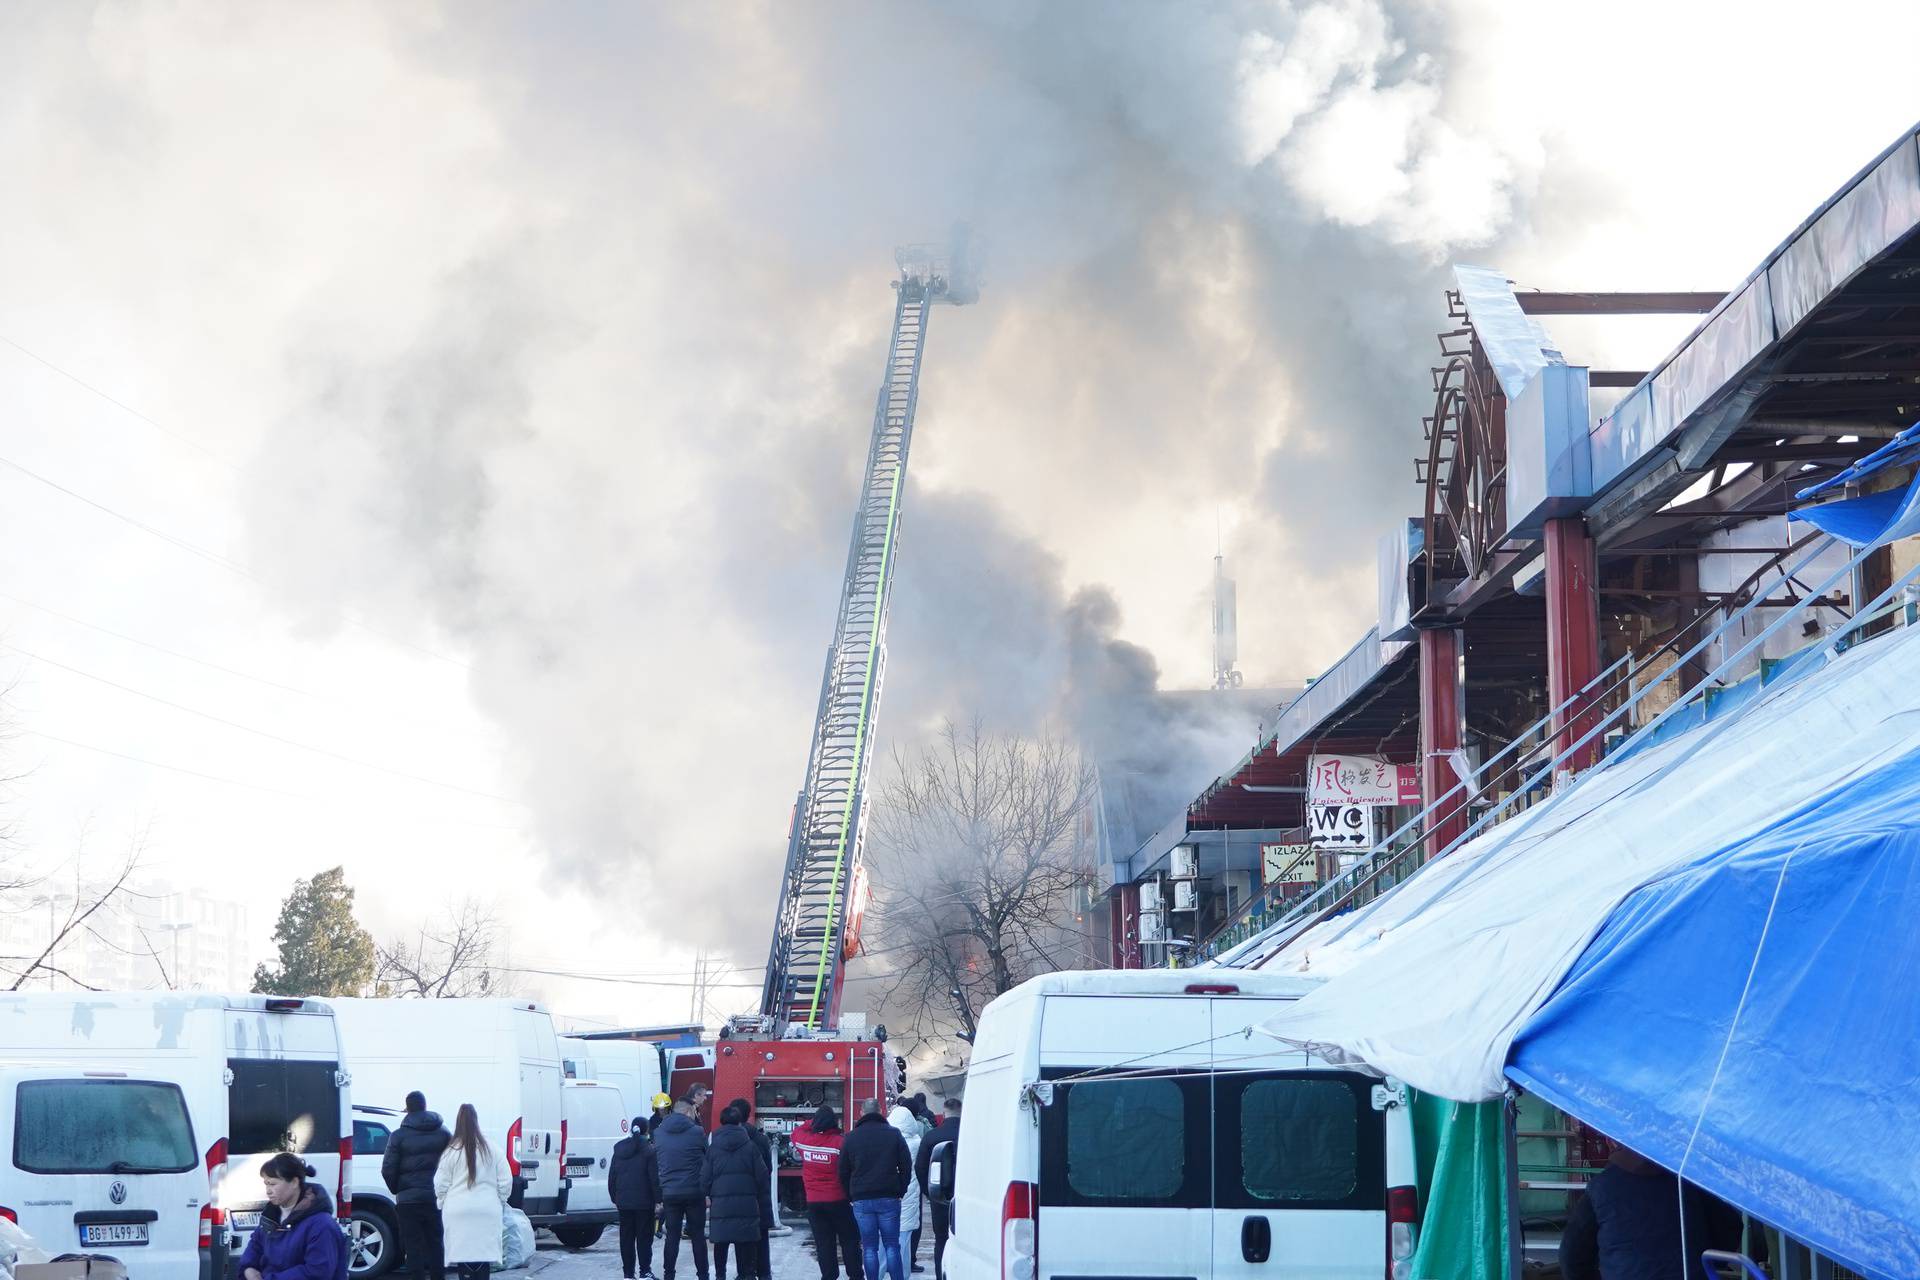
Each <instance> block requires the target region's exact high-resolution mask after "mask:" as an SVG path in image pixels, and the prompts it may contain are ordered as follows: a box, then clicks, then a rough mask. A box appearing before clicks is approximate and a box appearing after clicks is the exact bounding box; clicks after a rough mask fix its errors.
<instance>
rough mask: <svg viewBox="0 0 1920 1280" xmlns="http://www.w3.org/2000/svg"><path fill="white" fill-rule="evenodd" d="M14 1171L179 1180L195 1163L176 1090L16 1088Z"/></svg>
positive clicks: (60, 1084) (64, 1084) (140, 1084)
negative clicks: (151, 1175) (177, 1176)
mask: <svg viewBox="0 0 1920 1280" xmlns="http://www.w3.org/2000/svg"><path fill="white" fill-rule="evenodd" d="M14 1096H15V1109H14V1124H13V1163H14V1166H15V1167H16V1168H19V1169H23V1170H25V1171H26V1172H28V1173H185V1172H186V1171H187V1170H189V1169H192V1168H193V1167H195V1165H197V1164H198V1163H199V1160H198V1158H197V1157H196V1155H195V1154H194V1152H195V1148H194V1144H193V1125H192V1123H191V1122H190V1121H189V1120H188V1118H187V1101H186V1099H185V1098H184V1097H183V1096H181V1093H180V1088H179V1086H178V1085H172V1084H162V1083H160V1082H158V1081H152V1080H23V1081H21V1082H20V1086H19V1088H18V1090H17V1091H16V1093H15V1095H14Z"/></svg>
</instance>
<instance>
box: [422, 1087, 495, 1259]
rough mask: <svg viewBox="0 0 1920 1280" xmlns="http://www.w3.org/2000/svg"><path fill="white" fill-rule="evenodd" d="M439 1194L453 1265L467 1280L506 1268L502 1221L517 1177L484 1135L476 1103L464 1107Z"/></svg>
mask: <svg viewBox="0 0 1920 1280" xmlns="http://www.w3.org/2000/svg"><path fill="white" fill-rule="evenodd" d="M433 1194H434V1197H435V1199H437V1200H438V1201H439V1203H440V1217H441V1221H442V1222H443V1224H444V1226H445V1235H446V1242H447V1265H448V1266H450V1267H453V1266H457V1267H459V1268H460V1277H461V1280H486V1278H487V1273H488V1272H489V1271H491V1270H492V1269H493V1268H494V1267H497V1266H499V1265H500V1261H501V1259H500V1234H501V1220H502V1218H503V1217H504V1216H505V1213H506V1206H507V1197H508V1196H510V1195H512V1194H513V1177H512V1175H511V1174H509V1173H508V1172H507V1162H506V1161H505V1160H503V1159H501V1158H500V1156H499V1154H498V1153H497V1152H495V1151H494V1149H493V1147H492V1146H490V1145H489V1144H488V1142H487V1140H486V1138H484V1137H483V1136H481V1133H480V1115H479V1113H478V1112H476V1111H475V1110H474V1109H473V1104H472V1103H471V1102H466V1103H462V1104H461V1105H460V1114H459V1116H458V1117H457V1118H455V1120H454V1122H453V1141H452V1142H450V1143H448V1144H447V1150H446V1153H445V1154H444V1155H442V1156H441V1157H440V1168H439V1169H438V1170H437V1171H436V1172H435V1173H434V1175H433Z"/></svg>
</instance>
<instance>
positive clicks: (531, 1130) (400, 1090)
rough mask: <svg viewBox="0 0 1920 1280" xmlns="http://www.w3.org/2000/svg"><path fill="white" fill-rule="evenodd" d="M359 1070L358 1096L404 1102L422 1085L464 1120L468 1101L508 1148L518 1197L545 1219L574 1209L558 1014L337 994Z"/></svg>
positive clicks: (376, 1103) (447, 1116)
mask: <svg viewBox="0 0 1920 1280" xmlns="http://www.w3.org/2000/svg"><path fill="white" fill-rule="evenodd" d="M333 1005H334V1009H335V1013H336V1016H337V1017H338V1018H339V1019H340V1034H341V1038H342V1040H343V1042H344V1044H345V1046H346V1052H347V1061H348V1063H349V1065H350V1067H351V1069H352V1071H353V1079H354V1090H353V1096H354V1098H355V1099H356V1100H357V1101H358V1102H360V1103H362V1104H363V1105H366V1106H370V1107H379V1108H384V1109H387V1110H391V1111H399V1110H401V1109H403V1108H404V1107H405V1105H406V1098H407V1094H408V1093H410V1092H411V1091H413V1090H415V1089H418V1090H419V1091H420V1092H422V1093H424V1094H426V1095H427V1107H428V1108H429V1109H430V1110H433V1111H437V1112H439V1113H440V1118H441V1119H442V1120H444V1121H445V1122H446V1125H447V1128H449V1129H451V1128H453V1125H454V1120H455V1117H456V1116H457V1115H458V1113H459V1110H460V1104H461V1103H464V1102H470V1103H472V1104H473V1106H474V1109H475V1110H476V1111H478V1112H479V1113H480V1130H481V1132H482V1133H484V1134H485V1135H486V1138H487V1141H488V1142H490V1143H492V1144H493V1145H494V1147H495V1148H496V1149H497V1150H499V1151H500V1152H501V1153H502V1154H504V1155H505V1156H506V1158H507V1167H508V1169H509V1170H510V1171H511V1172H512V1174H513V1187H514V1197H513V1202H514V1204H516V1205H517V1206H519V1207H520V1208H521V1209H523V1210H524V1211H525V1212H526V1215H527V1217H528V1218H530V1219H531V1220H532V1221H533V1222H534V1224H535V1225H536V1226H546V1227H551V1226H558V1225H560V1224H561V1223H562V1221H563V1215H564V1213H565V1210H566V1179H565V1177H564V1175H563V1173H562V1169H563V1168H564V1166H565V1164H566V1145H567V1135H566V1120H565V1116H564V1115H563V1113H562V1111H561V1105H560V1084H561V1070H560V1043H559V1038H558V1037H557V1036H555V1035H554V1031H553V1018H552V1017H551V1015H549V1014H548V1012H547V1011H546V1009H545V1008H544V1007H542V1006H541V1005H537V1004H532V1003H530V1002H528V1001H525V1000H357V999H343V1000H335V1001H333Z"/></svg>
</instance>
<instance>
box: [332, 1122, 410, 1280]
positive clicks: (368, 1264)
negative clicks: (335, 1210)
mask: <svg viewBox="0 0 1920 1280" xmlns="http://www.w3.org/2000/svg"><path fill="white" fill-rule="evenodd" d="M402 1114H403V1113H402V1112H399V1111H394V1110H392V1109H391V1108H388V1107H369V1106H364V1105H362V1104H360V1103H355V1104H354V1107H353V1156H354V1159H353V1210H352V1213H353V1216H352V1218H350V1219H349V1220H348V1222H347V1224H346V1227H347V1244H348V1247H349V1252H348V1254H347V1274H348V1275H349V1276H351V1277H353V1280H379V1277H381V1276H384V1275H386V1274H387V1273H388V1272H390V1271H392V1270H393V1269H394V1268H395V1267H397V1266H399V1265H400V1264H401V1262H403V1261H405V1258H406V1251H405V1249H403V1248H402V1247H401V1244H400V1216H399V1214H398V1213H397V1212H396V1211H395V1209H394V1203H393V1192H392V1191H390V1190H388V1189H387V1180H386V1177H385V1175H384V1174H382V1173H381V1170H380V1165H381V1161H382V1158H383V1157H384V1156H385V1155H386V1154H387V1138H388V1137H389V1136H390V1135H391V1134H392V1133H393V1130H394V1126H396V1125H398V1124H399V1123H400V1119H401V1116H402Z"/></svg>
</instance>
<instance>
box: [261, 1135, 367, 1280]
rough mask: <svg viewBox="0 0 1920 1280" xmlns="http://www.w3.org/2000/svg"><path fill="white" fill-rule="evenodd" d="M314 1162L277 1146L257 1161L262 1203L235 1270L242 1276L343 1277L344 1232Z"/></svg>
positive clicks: (282, 1279)
mask: <svg viewBox="0 0 1920 1280" xmlns="http://www.w3.org/2000/svg"><path fill="white" fill-rule="evenodd" d="M312 1177H313V1166H312V1165H310V1164H307V1163H305V1162H304V1161H302V1160H301V1159H300V1157H299V1156H296V1155H290V1154H288V1153H287V1152H285V1151H282V1152H281V1153H280V1154H279V1155H277V1156H274V1157H273V1158H272V1159H270V1160H268V1161H267V1163H266V1164H265V1165H264V1166H262V1168H261V1170H260V1181H261V1182H262V1183H263V1184H264V1185H265V1186H266V1189H267V1207H266V1208H265V1209H264V1210H262V1211H261V1213H260V1225H259V1226H258V1227H256V1228H255V1229H254V1232H253V1235H252V1236H251V1237H250V1238H249V1239H248V1240H247V1247H246V1250H245V1251H244V1252H243V1253H241V1255H240V1261H239V1262H238V1263H236V1264H235V1267H234V1269H235V1270H236V1271H238V1272H239V1273H240V1275H241V1277H242V1280H347V1235H346V1232H344V1231H342V1230H341V1229H340V1224H339V1223H338V1222H336V1221H335V1220H334V1216H333V1197H332V1196H329V1195H328V1194H327V1189H326V1188H325V1187H323V1186H321V1185H320V1184H319V1183H317V1182H311V1181H308V1179H310V1178H312Z"/></svg>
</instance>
